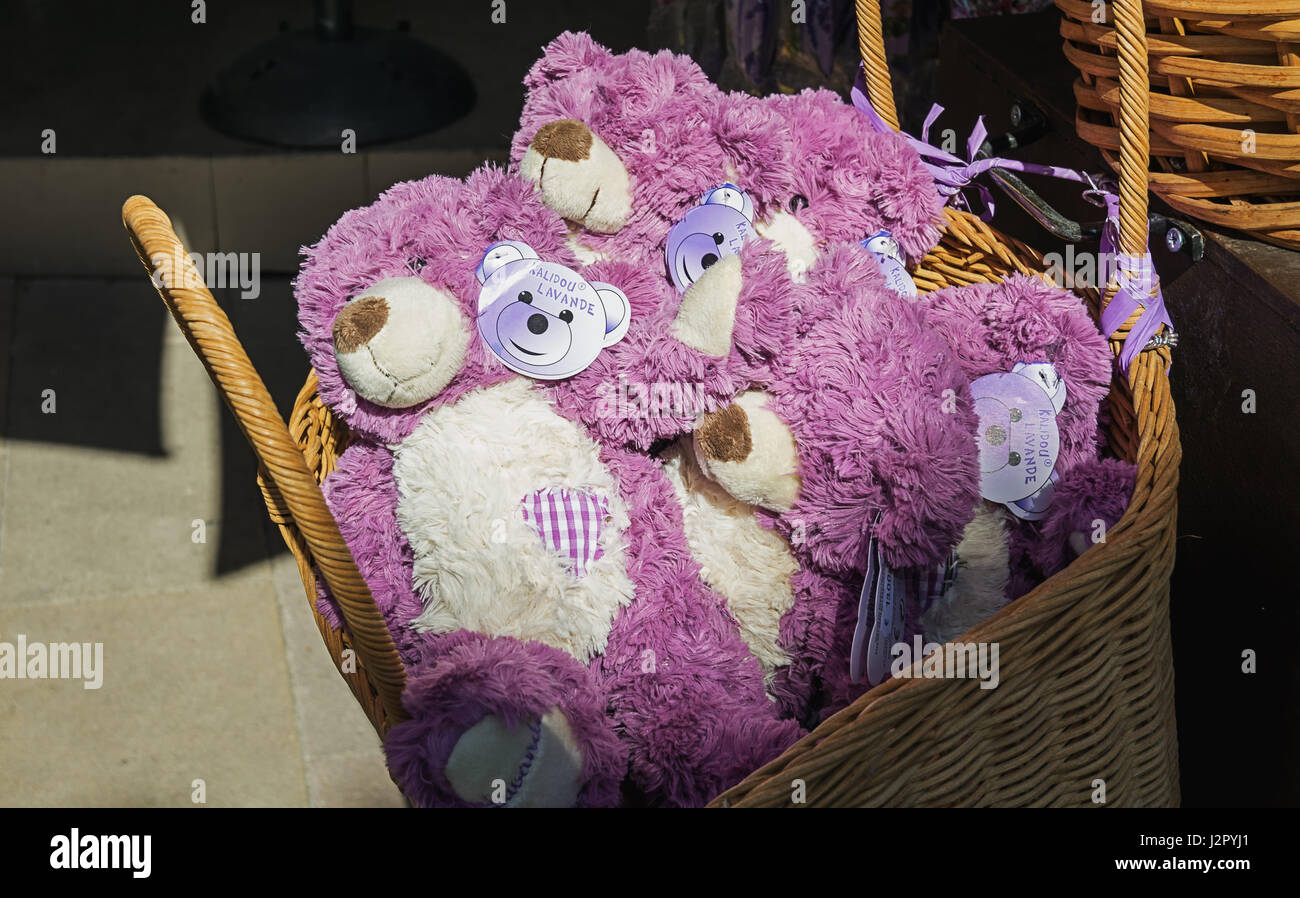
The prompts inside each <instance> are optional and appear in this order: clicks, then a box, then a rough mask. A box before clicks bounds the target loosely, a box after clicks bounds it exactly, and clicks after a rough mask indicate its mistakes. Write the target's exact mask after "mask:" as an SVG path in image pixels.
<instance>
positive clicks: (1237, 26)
mask: <svg viewBox="0 0 1300 898" xmlns="http://www.w3.org/2000/svg"><path fill="white" fill-rule="evenodd" d="M1056 5H1057V6H1058V7H1059V8H1060V10H1061V12H1062V16H1063V18H1062V21H1061V36H1062V37H1064V38H1065V55H1066V56H1067V57H1068V58H1069V60H1070V61H1071V62H1072V63H1074V65H1075V67H1076V68H1078V70H1079V78H1078V80H1077V81H1076V82H1075V85H1074V93H1075V97H1076V99H1077V101H1078V111H1077V114H1076V127H1077V129H1078V132H1079V136H1080V137H1082V138H1084V139H1085V140H1087V141H1088V142H1090V143H1092V144H1093V145H1095V146H1097V147H1099V148H1100V149H1101V151H1102V154H1103V155H1104V156H1105V157H1106V158H1107V160H1109V161H1110V162H1111V164H1112V165H1114V164H1115V155H1114V154H1115V153H1116V152H1118V150H1119V126H1118V122H1119V107H1120V89H1119V71H1120V70H1119V66H1120V62H1119V58H1118V57H1117V56H1116V49H1117V47H1118V40H1119V38H1118V36H1117V34H1116V30H1115V27H1114V24H1113V18H1112V16H1111V9H1110V7H1111V6H1113V4H1112V3H1107V4H1102V5H1095V4H1093V3H1092V2H1090V0H1056ZM1143 7H1144V11H1145V15H1146V19H1145V28H1146V31H1147V34H1148V40H1147V46H1148V52H1149V54H1150V99H1149V102H1150V107H1151V113H1150V114H1151V132H1152V133H1151V137H1150V141H1151V162H1152V170H1151V172H1150V175H1149V177H1150V179H1151V189H1152V190H1153V191H1154V192H1155V193H1156V194H1157V195H1158V196H1160V197H1161V198H1162V199H1163V200H1164V201H1165V202H1167V203H1168V204H1169V205H1170V206H1173V207H1174V208H1175V209H1177V210H1178V211H1180V212H1182V213H1184V214H1186V215H1188V216H1191V217H1194V218H1200V219H1202V220H1204V221H1208V222H1210V223H1211V224H1217V225H1222V226H1224V227H1228V228H1235V229H1237V230H1240V231H1245V232H1247V233H1249V234H1252V235H1254V236H1256V237H1259V238H1260V239H1262V240H1267V241H1269V242H1270V243H1276V244H1279V245H1281V246H1285V247H1289V248H1291V249H1300V91H1297V88H1300V0H1146V2H1145V3H1143Z"/></svg>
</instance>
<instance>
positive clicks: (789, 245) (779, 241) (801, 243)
mask: <svg viewBox="0 0 1300 898" xmlns="http://www.w3.org/2000/svg"><path fill="white" fill-rule="evenodd" d="M754 230H755V231H756V232H758V236H760V237H762V238H764V239H765V240H770V241H771V242H772V244H773V245H774V246H775V247H776V248H777V249H779V250H780V251H781V252H783V253H785V267H786V269H787V270H788V271H789V272H790V276H791V277H792V278H794V279H795V280H796V281H803V279H804V276H805V275H806V274H807V272H808V269H809V268H812V267H813V265H814V264H815V263H816V262H817V257H818V255H819V253H818V251H817V241H816V239H814V238H813V235H812V232H810V231H809V230H808V229H807V228H806V227H804V226H803V223H802V222H801V221H799V219H797V218H795V217H794V216H793V215H791V214H790V213H789V212H777V213H776V214H775V215H773V216H772V217H771V218H769V219H768V220H767V221H760V222H757V223H756V224H755V225H754Z"/></svg>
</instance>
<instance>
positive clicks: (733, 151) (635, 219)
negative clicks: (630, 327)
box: [511, 32, 790, 258]
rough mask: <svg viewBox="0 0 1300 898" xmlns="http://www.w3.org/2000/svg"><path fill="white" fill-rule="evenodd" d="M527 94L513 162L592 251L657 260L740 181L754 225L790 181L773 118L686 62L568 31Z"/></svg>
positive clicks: (782, 138) (549, 51)
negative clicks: (700, 207) (704, 205)
mask: <svg viewBox="0 0 1300 898" xmlns="http://www.w3.org/2000/svg"><path fill="white" fill-rule="evenodd" d="M524 84H525V87H526V88H527V95H526V99H525V101H524V107H523V112H522V114H521V118H520V127H519V130H518V131H517V132H516V134H515V136H514V140H513V145H512V151H511V158H512V161H513V162H514V164H515V165H517V166H518V170H519V173H520V174H521V175H522V176H523V177H524V178H526V179H527V180H529V181H532V182H534V183H536V184H537V185H538V190H539V192H540V194H541V197H542V201H543V202H544V203H546V205H548V206H549V207H550V208H552V209H554V210H555V211H556V212H558V213H559V214H560V215H562V216H563V217H564V218H565V219H566V220H567V221H569V222H570V223H571V225H573V226H574V227H576V228H579V229H580V230H581V231H582V243H583V244H584V245H585V246H586V247H587V248H589V249H591V250H593V251H595V252H597V253H604V254H606V255H617V256H620V257H624V258H626V257H627V256H628V255H629V254H630V253H632V252H636V251H644V252H646V253H647V254H651V253H662V251H663V246H664V241H665V239H666V237H667V234H668V231H669V229H670V228H671V227H672V226H673V224H675V223H676V222H677V221H678V220H680V218H681V217H682V216H683V215H684V214H685V213H686V212H687V211H688V210H690V209H691V208H693V207H695V206H696V205H697V204H699V203H700V201H701V198H702V197H704V196H706V195H707V194H708V193H709V192H710V191H712V190H714V189H716V188H719V187H723V186H724V185H726V184H727V182H733V184H734V183H739V182H738V181H737V173H738V172H742V171H744V172H746V173H747V175H748V177H747V178H746V180H745V182H744V183H743V184H742V185H741V186H743V187H744V189H745V191H746V193H747V194H748V196H749V197H750V201H751V202H752V204H753V210H752V211H753V212H754V213H756V214H757V217H758V218H759V219H762V218H764V217H765V216H766V213H767V212H768V210H769V209H770V208H776V207H777V206H778V205H779V204H780V203H784V202H786V201H787V200H788V198H786V197H778V196H777V195H776V193H775V192H774V190H775V189H780V188H783V186H784V184H785V183H786V182H788V181H789V180H790V173H789V172H788V171H786V169H787V168H788V167H789V141H788V139H787V137H786V135H784V134H783V133H782V131H781V123H780V121H779V119H778V117H777V116H776V114H775V112H774V111H772V110H769V109H768V108H767V107H765V106H763V105H762V104H761V103H760V102H758V101H757V100H756V99H755V98H753V97H748V96H746V95H742V94H733V95H728V94H724V93H723V92H722V91H720V90H719V89H718V88H717V87H716V86H715V85H713V84H712V83H711V82H710V81H709V80H708V78H707V77H706V76H705V75H704V73H703V72H702V71H701V70H700V68H699V66H698V65H696V64H695V63H694V62H693V61H691V59H690V58H689V57H686V56H682V55H676V54H673V53H669V52H667V51H663V52H659V53H654V54H651V53H646V52H643V51H640V50H632V51H629V52H627V53H621V54H617V53H613V52H611V51H610V50H608V49H607V48H605V47H602V46H601V45H599V44H597V43H596V42H595V41H593V40H592V39H591V38H590V37H589V36H588V35H586V34H580V33H572V32H566V33H564V34H561V35H560V36H559V37H557V38H556V39H555V40H554V41H552V42H551V43H550V44H549V45H548V46H547V47H546V48H545V50H544V53H543V56H542V58H541V59H540V60H538V61H537V62H536V63H535V64H534V65H533V67H532V69H531V71H530V72H529V73H528V75H527V77H526V78H525V79H524Z"/></svg>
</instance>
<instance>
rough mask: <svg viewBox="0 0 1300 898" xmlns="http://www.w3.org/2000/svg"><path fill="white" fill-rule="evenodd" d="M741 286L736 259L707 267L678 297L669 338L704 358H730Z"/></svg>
mask: <svg viewBox="0 0 1300 898" xmlns="http://www.w3.org/2000/svg"><path fill="white" fill-rule="evenodd" d="M741 283H742V280H741V273H740V256H734V255H733V256H724V257H723V258H721V259H719V260H718V261H717V262H715V263H714V264H713V265H711V266H709V267H708V268H707V269H706V270H705V272H704V274H702V275H700V278H699V280H697V281H696V282H695V283H694V284H691V286H690V287H688V288H687V289H686V292H685V293H684V294H682V303H681V305H680V306H678V307H677V317H676V318H674V319H673V324H672V334H673V336H674V337H676V338H677V339H678V340H679V341H681V342H682V343H685V344H686V345H687V346H689V347H691V348H692V349H695V350H697V351H699V352H702V353H704V354H705V355H711V356H714V357H715V358H724V357H726V356H727V355H730V354H731V332H732V331H733V330H734V329H735V326H736V303H737V302H738V300H739V299H740V287H741Z"/></svg>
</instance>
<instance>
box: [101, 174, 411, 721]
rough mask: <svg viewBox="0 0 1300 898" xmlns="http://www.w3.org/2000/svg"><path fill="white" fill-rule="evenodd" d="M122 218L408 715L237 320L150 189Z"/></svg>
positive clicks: (363, 650) (385, 694) (360, 647)
mask: <svg viewBox="0 0 1300 898" xmlns="http://www.w3.org/2000/svg"><path fill="white" fill-rule="evenodd" d="M122 222H123V224H125V225H126V229H127V231H128V233H130V235H131V242H132V244H133V245H134V246H135V252H136V255H138V256H139V257H140V261H141V262H143V263H144V266H145V268H146V269H147V270H148V271H149V274H150V277H151V278H152V279H153V282H154V285H155V286H157V287H158V295H159V296H161V297H162V300H163V303H164V304H165V305H166V306H167V309H168V311H170V312H171V313H172V317H173V318H175V319H176V324H177V325H178V326H179V327H180V329H181V332H182V333H183V334H185V338H186V339H187V340H189V342H190V346H192V347H193V348H194V352H195V353H196V354H197V355H198V357H199V358H200V359H201V360H202V361H203V366H204V367H205V368H207V371H208V375H209V376H210V377H211V378H212V382H213V383H214V384H216V386H217V389H218V390H219V391H220V392H221V397H222V399H224V400H225V402H226V405H227V406H228V407H229V408H230V411H231V413H233V414H234V416H235V420H236V421H237V422H238V423H239V429H240V430H241V431H243V433H244V437H245V438H246V439H247V440H248V442H249V444H250V445H251V446H252V447H253V451H254V452H256V453H257V457H258V459H259V460H260V461H261V463H262V466H263V468H264V469H265V470H266V472H267V473H268V474H269V476H270V478H271V480H272V483H273V484H274V486H275V488H276V489H277V490H278V491H279V493H280V496H281V497H282V498H283V500H284V504H285V506H286V507H287V508H288V510H289V512H290V513H291V514H292V516H293V521H294V523H295V524H296V525H297V527H298V529H299V531H300V532H301V533H302V535H303V538H304V539H305V540H306V542H307V545H308V547H309V548H310V550H311V554H312V557H313V558H315V560H316V564H317V565H318V566H319V568H320V572H321V576H322V577H324V579H325V583H326V584H327V585H328V586H329V589H330V592H331V593H332V594H333V596H334V598H335V599H336V600H337V601H338V603H339V606H340V608H341V609H342V612H343V619H344V620H345V621H347V625H348V630H349V632H350V633H351V636H352V642H353V646H354V647H355V649H356V652H357V658H358V660H359V661H360V663H361V664H362V665H363V666H364V667H365V669H366V672H367V675H368V676H369V679H370V682H371V684H372V685H373V686H374V688H375V691H376V692H377V693H378V694H379V699H380V701H381V702H382V704H383V707H384V710H385V712H386V713H387V715H388V721H389V723H390V724H392V723H396V722H398V721H401V720H404V719H406V716H407V715H406V714H404V713H403V709H402V706H401V694H402V688H403V686H404V684H405V681H406V674H405V671H404V670H403V668H402V662H401V659H400V658H399V657H398V654H397V649H396V647H395V646H394V645H393V639H392V636H391V635H390V634H389V632H388V627H387V626H386V625H385V624H384V619H383V617H382V616H381V615H380V613H379V609H378V608H377V607H376V606H375V601H374V598H373V597H372V596H371V595H370V589H369V588H368V587H367V586H366V583H365V580H363V579H362V578H361V574H360V573H359V572H358V571H357V566H356V563H355V562H354V561H353V559H352V553H351V552H349V551H348V547H347V545H346V544H345V543H344V542H343V537H342V536H340V535H339V529H338V525H337V524H336V523H335V521H334V517H333V515H331V514H330V511H329V508H328V506H326V504H325V497H324V496H323V495H322V494H321V491H320V487H319V486H318V485H317V483H316V480H315V478H314V477H313V476H312V474H311V472H310V471H309V470H308V469H307V462H306V459H304V458H303V455H302V452H301V451H299V449H298V447H297V446H296V445H295V444H294V442H293V438H292V437H291V436H290V434H289V429H288V428H287V427H286V426H285V423H284V420H283V419H282V418H281V417H280V413H279V412H278V411H276V408H275V403H274V402H273V401H272V400H271V394H270V393H269V392H267V389H266V385H265V384H264V383H262V379H261V377H259V376H258V374H257V371H256V370H255V369H254V368H253V363H252V361H251V360H250V359H249V358H248V354H247V353H246V352H244V347H243V346H241V345H240V343H239V340H238V338H236V337H235V331H234V328H232V327H231V325H230V319H229V318H227V317H226V313H225V312H223V311H222V309H221V307H220V306H219V305H217V301H216V300H215V299H214V298H213V297H212V293H211V292H210V291H209V290H208V288H207V286H206V285H205V284H204V283H203V278H202V276H201V275H200V274H199V272H198V269H197V268H196V267H195V266H194V263H193V261H192V260H191V259H190V257H189V255H188V254H187V253H186V251H185V249H184V247H183V246H182V245H181V242H180V239H179V238H178V237H177V236H176V232H175V231H174V230H173V229H172V223H171V221H170V219H168V218H167V216H166V215H165V214H164V213H163V211H162V210H161V209H159V208H158V207H157V206H156V205H154V203H153V201H152V200H150V199H148V198H147V197H143V196H133V197H131V198H130V199H128V200H127V201H126V203H125V204H124V205H123V206H122Z"/></svg>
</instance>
